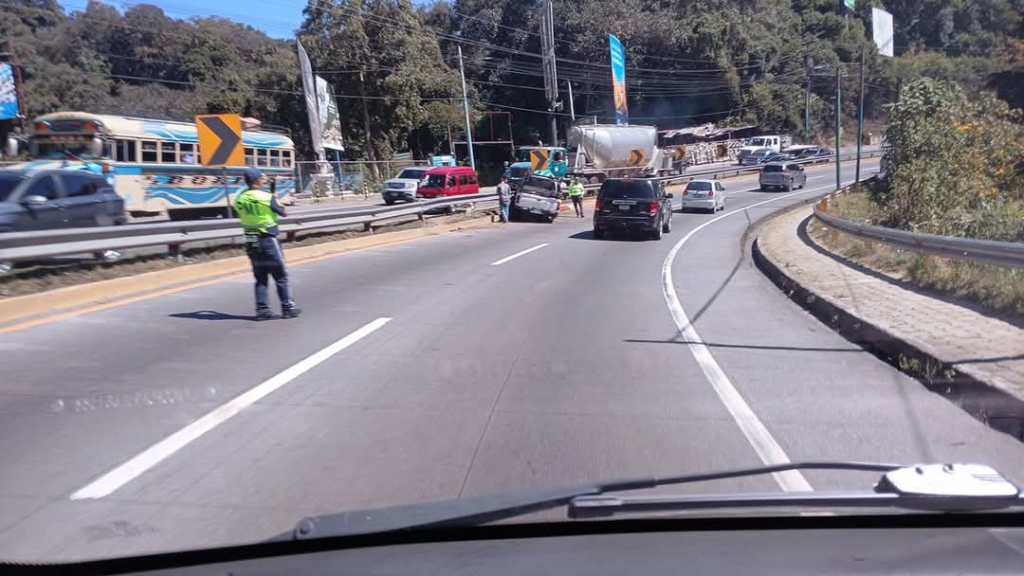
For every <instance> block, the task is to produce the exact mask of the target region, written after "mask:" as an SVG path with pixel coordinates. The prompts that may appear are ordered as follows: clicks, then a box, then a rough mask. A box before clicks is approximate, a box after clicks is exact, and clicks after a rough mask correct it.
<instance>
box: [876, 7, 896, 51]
mask: <svg viewBox="0 0 1024 576" xmlns="http://www.w3.org/2000/svg"><path fill="white" fill-rule="evenodd" d="M871 29H872V30H871V31H872V33H873V34H872V36H873V38H874V40H875V46H878V53H879V54H881V55H882V56H889V57H892V56H893V49H892V44H893V41H892V35H893V32H892V14H889V13H888V12H886V11H885V10H882V9H881V8H872V9H871Z"/></svg>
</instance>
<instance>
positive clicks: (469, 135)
mask: <svg viewBox="0 0 1024 576" xmlns="http://www.w3.org/2000/svg"><path fill="white" fill-rule="evenodd" d="M458 48H459V76H461V77H462V111H463V112H464V113H465V114H466V146H467V147H469V165H470V167H472V168H473V170H476V157H474V156H473V129H472V127H471V126H470V125H469V97H468V96H466V69H465V68H464V67H463V66H462V44H459V46H458Z"/></svg>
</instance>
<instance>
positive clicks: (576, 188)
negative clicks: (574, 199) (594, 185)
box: [569, 182, 584, 196]
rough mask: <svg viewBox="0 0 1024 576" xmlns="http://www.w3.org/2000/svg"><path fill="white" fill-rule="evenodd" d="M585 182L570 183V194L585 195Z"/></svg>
mask: <svg viewBox="0 0 1024 576" xmlns="http://www.w3.org/2000/svg"><path fill="white" fill-rule="evenodd" d="M583 193H584V192H583V184H580V183H579V182H573V183H572V184H569V196H583Z"/></svg>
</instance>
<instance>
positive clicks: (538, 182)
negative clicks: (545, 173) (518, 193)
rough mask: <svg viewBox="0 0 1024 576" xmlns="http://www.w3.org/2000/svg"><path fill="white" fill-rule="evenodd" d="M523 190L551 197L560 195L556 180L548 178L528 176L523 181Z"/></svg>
mask: <svg viewBox="0 0 1024 576" xmlns="http://www.w3.org/2000/svg"><path fill="white" fill-rule="evenodd" d="M523 191H524V192H529V193H530V194H536V195H537V196H547V197H549V198H554V197H556V196H558V186H557V185H556V184H555V181H554V180H548V179H547V178H527V179H526V180H525V181H523Z"/></svg>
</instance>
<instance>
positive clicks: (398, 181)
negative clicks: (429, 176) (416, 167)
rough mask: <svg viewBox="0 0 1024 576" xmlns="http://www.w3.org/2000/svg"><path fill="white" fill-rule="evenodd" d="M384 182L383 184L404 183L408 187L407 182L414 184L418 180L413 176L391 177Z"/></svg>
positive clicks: (417, 182)
mask: <svg viewBox="0 0 1024 576" xmlns="http://www.w3.org/2000/svg"><path fill="white" fill-rule="evenodd" d="M384 183H385V184H392V183H401V184H405V185H406V187H408V186H409V184H412V185H416V184H419V183H420V181H419V180H416V179H415V178H391V179H390V180H385V181H384Z"/></svg>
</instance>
